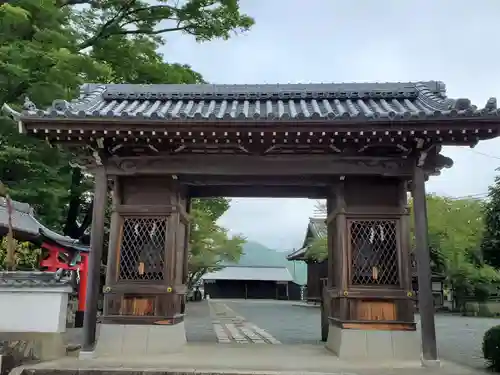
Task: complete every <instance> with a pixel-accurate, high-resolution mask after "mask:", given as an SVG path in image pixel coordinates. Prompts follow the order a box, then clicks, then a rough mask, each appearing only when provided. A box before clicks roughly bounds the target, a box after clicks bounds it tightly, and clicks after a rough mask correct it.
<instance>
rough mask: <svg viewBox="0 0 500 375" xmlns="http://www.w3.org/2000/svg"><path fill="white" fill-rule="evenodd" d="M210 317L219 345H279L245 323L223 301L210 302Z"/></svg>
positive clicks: (266, 333) (273, 339) (258, 329)
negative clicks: (233, 343)
mask: <svg viewBox="0 0 500 375" xmlns="http://www.w3.org/2000/svg"><path fill="white" fill-rule="evenodd" d="M208 304H209V308H210V316H211V318H212V324H213V328H214V331H215V334H216V336H217V341H218V342H219V343H220V344H230V343H232V342H235V343H238V344H249V343H255V344H281V342H280V341H279V340H277V339H276V338H274V337H273V336H272V335H270V334H269V332H267V331H266V330H264V329H262V328H260V327H258V326H256V325H255V324H254V323H252V322H248V321H246V319H245V318H244V317H242V316H241V315H238V314H237V313H236V312H235V311H234V310H233V309H231V308H230V307H229V306H228V305H227V304H226V303H224V302H223V301H210V302H209V303H208Z"/></svg>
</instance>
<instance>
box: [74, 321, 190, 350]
mask: <svg viewBox="0 0 500 375" xmlns="http://www.w3.org/2000/svg"><path fill="white" fill-rule="evenodd" d="M97 333H98V336H97V343H96V346H95V349H94V351H93V352H92V353H88V352H82V353H80V358H81V359H88V358H89V357H92V358H101V357H130V356H137V355H146V354H147V355H157V354H168V353H173V352H178V351H181V350H182V349H183V348H184V345H185V344H186V343H187V340H186V331H185V328H184V322H182V323H178V324H175V325H142V324H141V325H139V324H101V325H99V327H98V332H97Z"/></svg>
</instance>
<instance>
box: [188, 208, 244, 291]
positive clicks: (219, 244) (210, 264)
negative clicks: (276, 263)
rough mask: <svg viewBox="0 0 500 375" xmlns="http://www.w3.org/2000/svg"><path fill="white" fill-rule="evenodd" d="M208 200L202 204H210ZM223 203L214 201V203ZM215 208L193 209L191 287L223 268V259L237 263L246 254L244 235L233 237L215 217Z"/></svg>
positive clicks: (189, 259) (189, 265)
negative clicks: (244, 250)
mask: <svg viewBox="0 0 500 375" xmlns="http://www.w3.org/2000/svg"><path fill="white" fill-rule="evenodd" d="M212 202H213V201H212V200H207V201H206V202H204V203H203V206H205V207H206V206H209V205H211V203H212ZM218 204H220V202H217V201H215V204H214V207H215V206H217V205H218ZM211 211H212V210H210V209H207V210H203V211H202V210H200V209H197V208H194V209H192V211H191V213H190V216H191V218H192V220H193V221H192V225H191V232H190V253H189V258H188V267H189V275H188V287H189V288H191V287H192V286H193V285H194V284H196V283H197V282H198V281H199V280H200V278H201V277H202V276H203V275H204V274H205V273H207V272H213V271H217V270H220V269H222V268H223V263H225V262H229V263H236V262H238V260H239V259H240V257H241V255H242V254H243V247H242V245H243V244H244V243H245V239H244V238H243V237H241V236H232V237H230V236H229V235H228V233H227V230H226V229H224V228H222V227H220V226H218V225H217V224H216V223H215V221H214V220H213V219H212V213H211Z"/></svg>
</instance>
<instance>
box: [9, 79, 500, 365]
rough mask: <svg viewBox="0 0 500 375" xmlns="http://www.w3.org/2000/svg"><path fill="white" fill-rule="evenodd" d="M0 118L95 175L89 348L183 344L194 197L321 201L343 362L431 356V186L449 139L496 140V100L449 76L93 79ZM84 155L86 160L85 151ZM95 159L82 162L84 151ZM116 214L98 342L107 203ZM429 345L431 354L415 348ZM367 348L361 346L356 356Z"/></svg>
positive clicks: (331, 318) (445, 162)
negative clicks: (60, 148) (336, 80)
mask: <svg viewBox="0 0 500 375" xmlns="http://www.w3.org/2000/svg"><path fill="white" fill-rule="evenodd" d="M4 109H5V110H6V111H7V112H8V113H9V114H10V115H11V116H12V117H14V118H15V119H16V120H17V121H19V129H20V131H21V132H24V133H27V134H29V135H30V136H35V137H39V138H42V139H47V140H48V141H49V142H53V143H56V144H62V145H66V146H68V147H75V146H76V147H77V149H78V150H79V154H80V155H82V160H81V163H82V165H84V166H85V167H86V168H88V169H89V170H90V171H92V172H93V173H94V175H95V177H96V182H95V196H94V215H93V222H92V235H91V246H92V252H91V258H90V276H89V293H88V298H87V307H88V312H87V314H85V328H86V330H85V347H84V349H85V350H86V351H87V352H90V351H93V354H94V355H96V356H99V355H114V356H118V355H130V354H137V353H148V354H151V353H165V352H169V351H172V350H177V349H178V348H180V347H181V346H182V345H183V344H184V343H185V340H186V339H185V333H184V327H183V324H184V323H183V312H184V308H183V304H184V298H185V293H186V286H185V284H186V276H187V269H186V267H187V254H188V238H189V233H188V228H189V225H188V224H189V214H188V211H189V200H190V199H191V198H196V197H211V196H228V197H230V196H246V197H251V196H267V197H286V196H288V197H309V198H326V199H327V202H328V218H327V226H328V230H327V231H328V251H329V255H328V281H327V285H326V288H324V295H323V307H324V308H323V310H322V315H323V319H322V320H323V322H325V324H326V328H327V329H326V333H327V336H328V337H327V343H326V345H327V347H328V348H329V349H331V350H332V351H333V352H335V353H336V354H337V355H339V356H340V357H344V358H365V357H374V356H376V357H377V358H381V357H382V358H384V357H385V358H411V359H415V358H418V356H419V355H420V351H421V350H422V352H423V358H424V359H426V360H435V359H436V358H437V350H436V342H435V328H434V317H433V314H434V308H433V305H432V304H433V301H432V289H431V281H430V280H431V278H430V276H431V274H430V260H429V252H428V246H427V217H426V209H425V187H424V184H425V180H426V178H427V177H428V176H429V175H433V174H436V173H439V170H440V169H441V168H443V167H449V166H451V164H452V161H451V160H450V159H449V158H446V157H444V156H442V155H441V154H440V150H441V146H442V145H467V146H474V145H475V144H476V143H477V142H478V141H479V140H482V139H490V138H494V137H496V136H497V135H498V130H499V124H500V117H499V113H500V111H499V110H498V109H497V107H496V100H495V99H490V100H489V101H488V103H487V104H486V106H485V108H483V109H480V110H479V109H477V107H475V106H473V105H471V103H470V101H469V100H467V99H457V100H453V99H449V98H447V97H446V95H445V87H444V84H443V83H441V82H436V81H431V82H417V83H374V84H368V83H359V84H358V83H353V84H299V85H291V84H285V85H127V84H117V85H99V84H88V85H84V86H83V87H82V90H81V95H80V97H79V98H77V99H75V100H73V101H71V102H68V101H64V100H57V101H55V102H54V103H53V105H52V106H51V107H50V108H48V109H46V110H38V109H36V107H35V106H34V104H33V103H31V102H29V100H28V101H27V105H26V108H25V110H24V111H22V112H18V111H15V110H14V109H12V108H10V107H8V106H5V107H4ZM83 150H86V151H87V155H83ZM83 156H87V158H83ZM109 181H111V182H112V189H113V198H114V204H113V216H112V222H111V235H110V245H109V246H110V248H109V259H108V263H107V264H108V269H107V276H106V285H105V286H104V293H105V308H104V316H103V321H102V324H100V326H99V330H98V332H99V335H98V338H97V340H96V339H95V338H96V316H95V314H92V311H94V312H95V309H96V306H97V294H98V288H99V283H98V269H99V266H100V262H101V259H100V254H101V253H102V246H103V230H104V228H103V227H104V209H103V207H104V206H105V204H106V194H107V187H108V182H109ZM408 191H411V192H412V193H413V198H414V202H413V203H414V215H415V234H416V252H417V263H418V272H419V298H420V301H419V305H420V312H421V324H422V341H421V342H420V339H419V337H418V336H417V335H416V333H415V321H414V315H413V302H414V301H413V300H414V294H413V291H412V289H411V279H410V261H409V251H410V238H409V224H408V219H409V212H408V208H407V192H408ZM420 345H422V349H420ZM360 348H364V349H362V350H361V349H360Z"/></svg>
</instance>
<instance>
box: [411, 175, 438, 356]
mask: <svg viewBox="0 0 500 375" xmlns="http://www.w3.org/2000/svg"><path fill="white" fill-rule="evenodd" d="M413 213H414V217H415V243H416V249H415V254H416V260H417V274H418V291H419V292H418V305H419V311H420V325H421V331H422V356H423V359H424V360H427V361H435V360H437V358H438V354H437V345H436V327H435V322H434V300H433V297H432V281H431V259H430V254H429V241H428V228H427V204H426V200H425V173H424V170H423V168H421V167H416V168H415V172H414V175H413Z"/></svg>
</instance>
